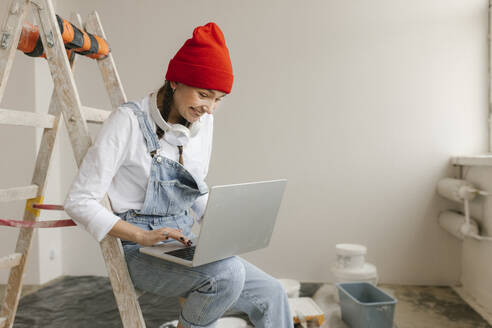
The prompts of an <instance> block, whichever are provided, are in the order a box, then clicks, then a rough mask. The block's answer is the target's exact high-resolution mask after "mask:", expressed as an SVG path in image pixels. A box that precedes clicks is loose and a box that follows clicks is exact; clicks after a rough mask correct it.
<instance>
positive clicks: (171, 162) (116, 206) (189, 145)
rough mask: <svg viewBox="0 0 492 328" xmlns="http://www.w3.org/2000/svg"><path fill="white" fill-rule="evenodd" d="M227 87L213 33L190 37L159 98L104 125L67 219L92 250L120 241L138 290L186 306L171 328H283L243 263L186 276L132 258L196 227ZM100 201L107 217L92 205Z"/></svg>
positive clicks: (221, 45)
mask: <svg viewBox="0 0 492 328" xmlns="http://www.w3.org/2000/svg"><path fill="white" fill-rule="evenodd" d="M232 82H233V74H232V65H231V62H230V58H229V51H228V49H227V47H226V44H225V40H224V36H223V34H222V31H221V30H220V29H219V27H218V26H217V25H216V24H215V23H208V24H206V25H204V26H199V27H197V28H195V30H194V31H193V37H192V38H190V39H188V40H187V41H186V42H185V44H184V45H183V46H182V47H181V49H180V50H179V51H178V52H177V53H176V55H175V56H174V58H173V59H171V61H170V62H169V66H168V70H167V73H166V82H165V83H164V85H163V86H162V87H161V88H160V89H159V91H158V92H153V93H151V94H150V95H148V96H147V97H145V98H143V99H142V100H140V101H137V102H130V103H127V104H124V105H122V106H121V107H120V108H118V110H116V111H114V112H113V113H112V114H111V115H110V117H109V118H108V119H107V120H106V122H105V123H104V125H103V127H102V129H101V131H100V132H99V134H98V136H97V139H96V141H95V143H94V145H93V146H92V147H91V148H90V149H89V150H88V152H87V155H86V157H85V158H84V161H83V162H82V164H81V166H80V171H79V174H78V176H77V178H76V179H75V180H74V182H73V184H72V187H71V189H70V191H69V194H68V196H67V199H66V201H65V210H66V212H67V213H68V214H69V215H70V216H71V217H72V218H73V219H74V220H75V221H76V222H77V224H79V225H81V226H83V227H84V228H85V229H86V230H87V231H88V232H89V233H91V234H92V235H93V236H94V237H95V238H96V239H97V240H98V241H101V240H102V239H103V238H104V237H105V235H106V234H109V235H111V236H114V237H118V238H121V240H122V243H123V249H124V252H125V257H126V261H127V265H128V269H129V272H130V276H131V278H132V281H133V283H134V284H135V286H136V287H137V288H139V289H142V290H145V291H148V292H152V293H156V294H159V295H162V296H166V297H185V298H186V301H185V303H184V305H183V308H182V311H181V313H180V316H179V327H181V328H189V327H213V326H214V325H215V323H216V321H217V320H218V319H219V318H220V317H221V316H222V315H223V314H224V312H225V311H226V310H228V309H231V310H238V311H241V312H245V313H247V314H248V316H249V318H250V320H251V322H253V324H254V325H255V326H256V327H271V328H284V327H285V328H291V327H293V323H292V317H291V314H290V311H289V305H288V301H287V296H286V294H285V292H284V290H283V289H282V287H281V285H280V284H279V283H278V281H277V280H276V279H274V278H273V277H271V276H269V275H268V274H266V273H264V272H263V271H261V270H260V269H258V268H256V267H255V266H253V265H252V264H250V263H248V262H247V261H245V260H243V259H242V258H240V257H237V256H235V257H230V258H227V259H224V260H221V261H217V262H213V263H209V264H205V265H202V266H198V267H194V268H190V267H186V266H182V265H179V264H175V263H171V262H167V261H164V260H161V259H158V258H155V257H152V256H148V255H145V254H142V253H140V252H139V250H138V249H139V248H140V247H142V246H150V245H154V244H156V243H159V242H164V243H166V242H171V241H173V240H177V241H179V242H181V243H183V244H185V245H188V246H190V245H191V244H192V242H191V240H190V239H192V237H193V234H192V232H191V227H192V225H193V223H194V219H193V216H192V213H195V217H196V218H197V220H199V219H200V217H201V216H202V214H203V212H204V208H205V204H206V201H207V192H208V188H207V185H206V184H205V182H204V178H205V176H206V175H207V171H208V165H209V161H210V153H211V146H212V129H213V116H212V115H213V113H214V110H215V108H216V106H217V104H218V102H219V101H220V100H221V99H222V98H223V97H224V96H225V95H226V94H228V93H230V91H231V88H232ZM106 193H108V196H109V198H110V200H111V203H112V207H113V210H114V213H112V212H110V211H108V210H107V209H106V208H104V207H103V206H102V205H101V204H100V203H99V202H100V201H101V199H102V198H103V197H104V194H106ZM224 247H227V245H224Z"/></svg>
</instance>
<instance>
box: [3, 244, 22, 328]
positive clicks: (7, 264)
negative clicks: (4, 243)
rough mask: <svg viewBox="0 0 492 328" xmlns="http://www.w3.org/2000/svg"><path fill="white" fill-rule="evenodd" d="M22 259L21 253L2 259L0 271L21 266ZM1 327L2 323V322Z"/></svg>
mask: <svg viewBox="0 0 492 328" xmlns="http://www.w3.org/2000/svg"><path fill="white" fill-rule="evenodd" d="M21 259H22V254H21V253H14V254H10V255H7V256H4V257H0V269H10V268H13V267H15V266H17V265H19V263H20V261H21ZM0 327H1V321H0Z"/></svg>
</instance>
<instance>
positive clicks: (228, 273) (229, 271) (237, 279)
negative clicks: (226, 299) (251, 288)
mask: <svg viewBox="0 0 492 328" xmlns="http://www.w3.org/2000/svg"><path fill="white" fill-rule="evenodd" d="M216 264H217V268H216V270H217V275H216V276H215V279H216V282H217V287H218V288H219V289H221V292H223V293H226V294H230V296H231V297H232V298H238V297H239V295H240V294H241V292H242V290H243V288H244V282H245V279H246V271H245V269H244V265H243V263H242V262H241V261H240V260H239V259H238V258H237V257H235V256H233V257H230V258H227V259H223V260H221V261H219V262H216Z"/></svg>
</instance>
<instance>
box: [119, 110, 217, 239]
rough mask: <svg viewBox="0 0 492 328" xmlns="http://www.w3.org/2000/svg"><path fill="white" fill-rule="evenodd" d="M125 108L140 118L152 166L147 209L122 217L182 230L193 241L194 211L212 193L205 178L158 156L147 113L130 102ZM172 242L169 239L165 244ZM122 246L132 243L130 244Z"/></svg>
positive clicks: (151, 227)
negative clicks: (128, 108)
mask: <svg viewBox="0 0 492 328" xmlns="http://www.w3.org/2000/svg"><path fill="white" fill-rule="evenodd" d="M125 106H127V107H130V108H131V109H132V110H133V112H134V113H135V115H136V116H137V119H138V123H139V125H140V129H141V130H142V133H143V135H144V139H145V142H146V144H147V150H148V152H149V153H150V156H151V157H152V164H151V168H150V177H149V182H148V184H147V192H146V194H145V200H144V204H143V207H142V208H141V209H140V210H136V211H135V210H130V211H128V212H127V213H122V214H125V215H121V214H119V215H120V216H121V217H122V219H124V220H125V221H127V222H129V223H132V224H134V225H137V226H138V227H140V228H142V229H144V230H156V229H160V228H163V227H171V228H175V229H181V230H182V233H183V235H185V236H186V238H188V239H191V238H192V237H193V235H192V233H191V227H192V226H193V223H194V221H193V218H192V216H191V215H190V208H191V206H192V205H193V203H194V202H195V200H196V199H197V198H198V197H199V196H201V195H204V194H206V193H207V192H208V187H207V185H206V184H205V182H204V181H203V180H202V179H199V178H196V177H193V176H192V174H191V173H190V172H189V171H187V170H186V169H185V168H184V167H183V166H182V165H181V164H179V163H178V162H175V161H173V160H170V159H168V158H166V157H164V156H161V155H159V154H157V151H158V150H159V148H160V146H159V140H158V138H157V135H156V134H155V133H154V132H153V131H152V129H151V126H150V123H149V121H148V119H147V114H146V113H145V112H144V111H142V110H141V109H140V108H139V106H138V105H137V104H136V103H134V102H128V103H126V104H125ZM172 241H173V240H171V239H169V240H168V241H165V242H172ZM122 243H123V245H127V244H132V242H129V241H122ZM133 244H134V243H133Z"/></svg>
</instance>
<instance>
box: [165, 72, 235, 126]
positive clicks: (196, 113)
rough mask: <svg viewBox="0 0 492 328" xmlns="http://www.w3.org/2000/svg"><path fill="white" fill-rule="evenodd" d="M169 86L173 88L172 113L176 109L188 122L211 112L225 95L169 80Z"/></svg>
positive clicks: (220, 92)
mask: <svg viewBox="0 0 492 328" xmlns="http://www.w3.org/2000/svg"><path fill="white" fill-rule="evenodd" d="M171 87H172V88H173V89H174V98H173V105H172V107H174V108H171V110H172V111H174V112H175V113H174V114H176V111H177V113H179V115H180V116H181V117H183V118H184V119H185V120H187V121H188V122H190V123H193V122H195V121H197V120H198V119H199V118H200V117H201V116H202V115H203V114H205V113H208V114H213V112H214V110H215V108H216V107H217V105H218V103H219V101H220V100H221V99H222V97H224V96H225V95H226V94H225V93H224V92H222V91H217V90H208V89H201V88H195V87H190V86H188V85H186V84H183V83H178V82H174V81H171ZM170 116H171V115H170ZM170 118H171V117H170Z"/></svg>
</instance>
